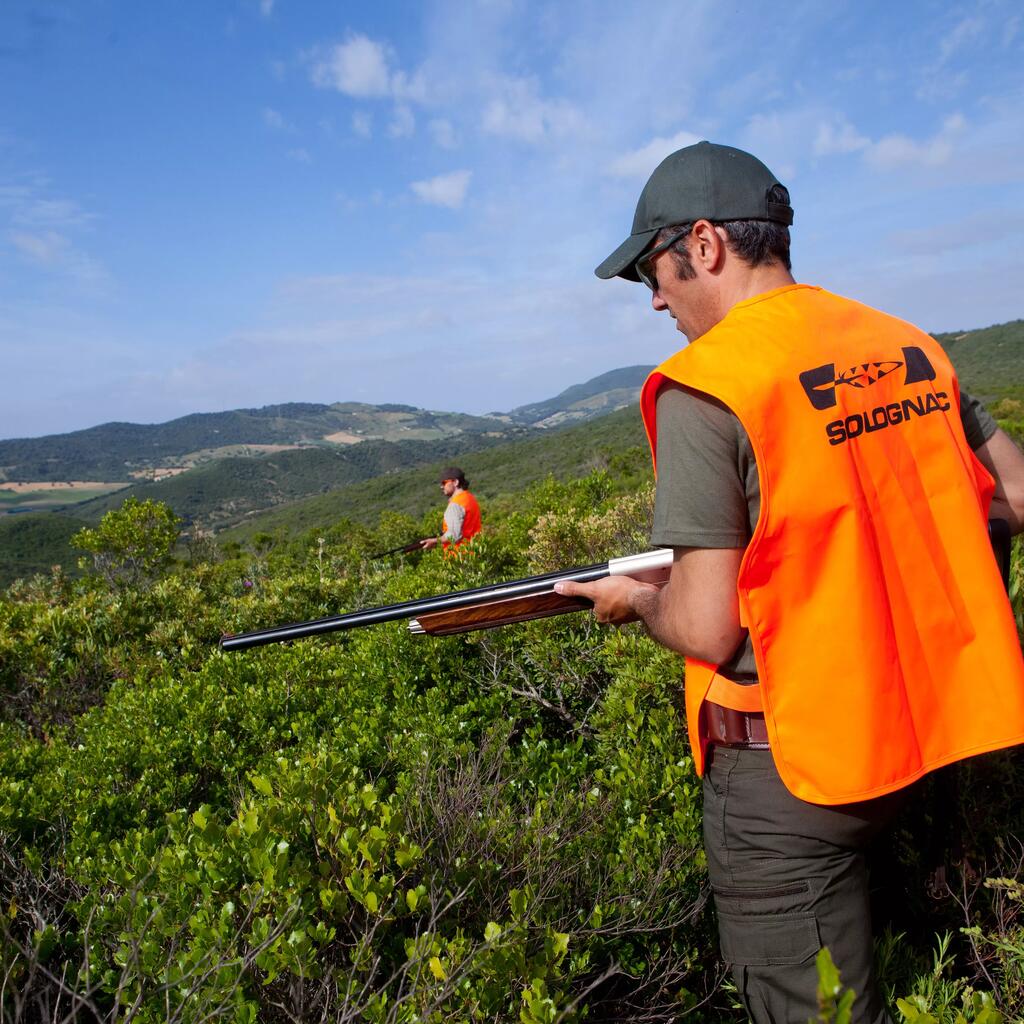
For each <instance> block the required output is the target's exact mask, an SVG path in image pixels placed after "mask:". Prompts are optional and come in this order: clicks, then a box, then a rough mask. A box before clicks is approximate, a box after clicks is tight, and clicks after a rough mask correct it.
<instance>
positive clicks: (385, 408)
mask: <svg viewBox="0 0 1024 1024" xmlns="http://www.w3.org/2000/svg"><path fill="white" fill-rule="evenodd" d="M505 426H506V423H505V422H504V421H502V420H498V419H494V418H491V417H481V416H469V415H467V414H465V413H451V412H431V411H429V410H425V409H414V408H413V407H412V406H407V405H364V404H362V403H359V402H339V403H336V404H334V405H315V404H312V403H302V402H292V403H290V404H287V405H268V406H265V407H263V408H262V409H235V410H233V411H231V412H217V413H195V414H194V415H191V416H183V417H181V418H180V419H176V420H171V421H170V422H169V423H157V424H139V423H105V424H103V425H101V426H98V427H90V428H89V429H88V430H78V431H75V432H73V433H70V434H51V435H49V436H47V437H39V438H22V439H14V440H8V441H0V479H7V480H19V481H21V480H23V481H49V480H103V481H108V482H113V481H119V480H124V481H128V480H132V479H133V475H135V476H137V475H138V474H141V473H146V472H148V471H152V470H154V469H158V468H164V467H172V466H173V467H181V466H188V465H192V464H195V463H196V462H201V461H209V460H211V459H215V458H217V453H218V452H219V451H222V450H223V449H225V448H230V447H232V446H237V445H327V444H330V440H329V439H331V438H332V437H337V436H338V435H342V437H341V438H339V443H341V444H343V445H348V444H352V443H353V442H355V441H360V440H363V439H367V438H377V439H384V440H396V441H397V440H407V439H408V440H424V441H426V440H436V439H440V438H444V437H450V436H453V435H456V434H460V433H462V432H465V431H472V432H485V431H493V430H502V429H504V428H505Z"/></svg>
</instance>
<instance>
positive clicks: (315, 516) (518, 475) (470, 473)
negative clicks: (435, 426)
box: [219, 406, 651, 542]
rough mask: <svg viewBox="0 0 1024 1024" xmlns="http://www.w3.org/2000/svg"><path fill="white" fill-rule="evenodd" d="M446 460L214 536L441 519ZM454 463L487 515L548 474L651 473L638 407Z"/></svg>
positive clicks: (252, 519)
mask: <svg viewBox="0 0 1024 1024" xmlns="http://www.w3.org/2000/svg"><path fill="white" fill-rule="evenodd" d="M443 461H444V460H443V459H438V460H437V461H436V462H434V463H432V464H430V465H425V466H422V467H419V468H416V469H411V470H406V471H403V472H397V473H390V474H388V475H386V476H383V477H377V478H375V479H373V480H369V481H366V482H362V483H358V484H350V485H347V486H344V487H339V488H338V489H336V490H333V491H331V492H329V493H327V494H318V495H316V496H314V497H310V498H305V499H303V500H302V501H297V502H293V503H291V504H288V505H282V506H281V507H279V508H276V509H272V510H270V511H268V512H264V513H261V514H258V515H254V516H250V517H249V518H247V519H246V521H245V522H244V524H242V525H239V526H237V527H234V528H232V529H228V530H226V531H224V532H223V533H222V534H220V535H219V536H220V537H221V538H222V539H224V540H236V541H241V542H245V541H247V540H249V539H250V538H251V537H253V536H254V535H255V534H257V533H271V534H275V535H278V536H281V537H288V536H291V535H294V534H297V533H299V532H305V531H306V530H310V529H313V528H314V527H327V526H330V525H331V524H333V523H336V522H338V520H340V519H352V520H355V521H357V522H363V523H368V524H374V523H376V521H377V518H378V517H379V516H380V514H381V513H382V512H385V511H391V512H404V513H406V514H408V515H412V516H421V515H423V514H424V513H425V512H428V511H430V510H431V509H437V514H438V518H439V519H440V516H441V513H442V511H443V502H442V500H441V498H440V496H439V492H438V488H437V470H438V468H439V467H440V466H441V465H442V462H443ZM459 464H460V466H461V467H462V468H463V469H464V470H465V471H466V476H467V477H468V478H469V482H470V486H471V487H472V489H473V493H474V494H476V495H477V497H479V498H480V499H481V502H482V503H484V506H485V508H484V515H485V517H486V503H487V502H488V501H494V500H496V499H500V498H502V497H504V496H510V495H515V494H519V493H521V492H522V491H524V490H526V488H528V487H529V486H531V485H532V484H534V483H537V482H538V481H540V480H543V479H545V478H546V477H547V476H548V475H551V476H554V477H555V478H557V479H560V480H569V479H573V478H575V477H578V476H582V475H584V474H585V473H589V472H591V471H593V470H595V469H600V468H603V467H606V466H609V465H611V466H613V467H614V468H615V469H616V470H617V471H618V472H619V474H620V475H625V476H626V477H627V478H630V477H635V479H636V481H637V483H639V482H640V481H642V480H649V479H650V476H651V468H650V457H649V455H648V448H647V440H646V438H645V436H644V430H643V425H642V423H641V422H640V414H639V411H638V410H637V408H636V407H635V406H634V407H632V408H628V409H622V410H620V411H618V412H615V413H611V414H609V415H607V416H602V417H601V418H600V419H596V420H592V421H590V422H588V423H585V424H581V425H578V426H572V427H565V428H563V429H560V430H552V431H546V432H545V433H543V434H541V435H540V436H534V437H530V438H528V439H526V440H522V441H517V442H514V443H511V444H508V443H506V444H499V445H495V446H493V447H491V448H488V449H486V450H483V451H475V452H471V453H467V454H465V455H463V456H460V458H459Z"/></svg>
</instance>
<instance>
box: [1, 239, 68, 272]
mask: <svg viewBox="0 0 1024 1024" xmlns="http://www.w3.org/2000/svg"><path fill="white" fill-rule="evenodd" d="M8 237H9V238H10V240H11V244H12V245H13V246H14V248H15V249H17V250H18V252H19V253H21V255H22V256H23V257H25V258H26V259H28V260H29V261H30V262H32V263H38V264H40V265H42V266H47V267H53V266H57V265H58V264H60V263H61V262H62V261H63V260H64V259H65V258H66V256H67V254H68V252H69V251H70V249H71V242H70V241H69V240H68V239H67V238H66V237H65V236H64V235H62V234H60V233H59V232H57V231H47V232H44V233H43V234H30V233H29V232H27V231H12V232H11V233H10V235H9V236H8Z"/></svg>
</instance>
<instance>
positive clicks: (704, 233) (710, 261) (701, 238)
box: [690, 220, 725, 273]
mask: <svg viewBox="0 0 1024 1024" xmlns="http://www.w3.org/2000/svg"><path fill="white" fill-rule="evenodd" d="M691 238H692V241H691V242H690V259H691V260H696V261H699V262H700V263H701V264H702V265H703V267H704V269H705V270H707V271H709V272H712V273H713V272H714V271H716V270H718V269H719V268H720V267H721V264H722V260H723V259H724V258H725V239H724V237H723V236H722V234H721V233H719V229H718V228H716V227H715V225H714V224H712V223H711V221H709V220H699V221H697V223H696V224H694V225H693V234H692V236H691Z"/></svg>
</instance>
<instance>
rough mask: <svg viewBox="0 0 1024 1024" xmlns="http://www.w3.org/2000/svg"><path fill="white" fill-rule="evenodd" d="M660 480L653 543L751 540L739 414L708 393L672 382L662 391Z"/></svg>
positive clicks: (729, 544)
mask: <svg viewBox="0 0 1024 1024" xmlns="http://www.w3.org/2000/svg"><path fill="white" fill-rule="evenodd" d="M656 414H657V417H658V440H657V455H658V484H657V489H656V491H655V499H654V528H653V530H652V531H651V541H652V543H653V544H655V545H660V546H663V547H695V548H741V547H745V546H746V544H747V542H748V540H749V539H750V522H749V508H748V503H747V496H746V493H745V490H744V482H743V479H742V476H741V473H740V470H739V463H740V452H739V438H738V421H737V420H736V417H735V416H734V415H733V414H732V413H731V412H730V411H729V409H728V408H726V407H725V406H724V405H722V403H721V402H718V401H716V400H715V399H713V398H711V397H710V396H709V395H705V394H703V393H701V392H699V391H693V390H691V389H689V388H684V387H681V386H679V385H672V384H667V385H665V386H663V387H662V389H661V391H660V392H659V393H658V400H657V413H656Z"/></svg>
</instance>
